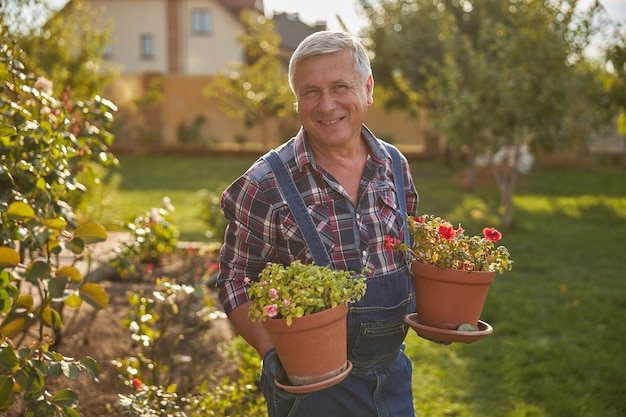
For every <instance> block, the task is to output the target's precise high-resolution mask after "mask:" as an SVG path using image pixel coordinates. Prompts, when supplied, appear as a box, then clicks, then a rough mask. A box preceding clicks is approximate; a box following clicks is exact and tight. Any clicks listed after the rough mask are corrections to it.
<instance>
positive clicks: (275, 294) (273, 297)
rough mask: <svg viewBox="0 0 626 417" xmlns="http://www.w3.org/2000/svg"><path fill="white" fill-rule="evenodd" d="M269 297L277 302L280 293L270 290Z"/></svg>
mask: <svg viewBox="0 0 626 417" xmlns="http://www.w3.org/2000/svg"><path fill="white" fill-rule="evenodd" d="M267 295H269V296H270V299H271V300H275V299H277V298H278V291H276V288H270V290H269V291H268V292H267Z"/></svg>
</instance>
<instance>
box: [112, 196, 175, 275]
mask: <svg viewBox="0 0 626 417" xmlns="http://www.w3.org/2000/svg"><path fill="white" fill-rule="evenodd" d="M171 211H174V206H172V204H171V203H170V200H169V198H168V197H164V198H163V207H162V208H152V209H151V210H150V211H149V212H147V213H146V214H144V215H143V216H138V217H135V218H134V219H133V220H132V221H130V222H128V223H126V224H125V228H126V230H128V231H129V232H130V239H129V240H128V241H126V242H125V243H124V245H123V248H122V249H121V252H120V253H119V254H118V256H117V257H115V258H114V259H112V260H111V262H110V263H111V265H112V266H113V267H115V268H116V269H117V271H118V272H119V273H120V274H121V275H122V276H126V275H129V276H130V277H137V276H138V271H137V268H136V265H137V264H142V265H152V267H154V266H155V265H159V263H160V262H161V259H162V258H163V256H164V255H166V254H170V253H172V252H174V251H175V250H176V244H177V242H178V232H177V230H176V228H175V227H174V226H173V225H172V224H171V222H170V215H169V213H170V212H171Z"/></svg>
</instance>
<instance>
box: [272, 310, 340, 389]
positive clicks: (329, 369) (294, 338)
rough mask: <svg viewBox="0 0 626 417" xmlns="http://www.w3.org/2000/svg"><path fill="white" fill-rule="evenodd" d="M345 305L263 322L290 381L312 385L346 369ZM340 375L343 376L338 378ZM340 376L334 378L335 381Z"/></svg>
mask: <svg viewBox="0 0 626 417" xmlns="http://www.w3.org/2000/svg"><path fill="white" fill-rule="evenodd" d="M347 313H348V305H347V304H345V303H344V304H340V305H338V306H337V307H334V308H331V309H329V310H325V311H322V312H320V313H315V314H311V315H309V316H304V317H301V318H295V319H293V322H292V324H291V326H287V323H286V320H284V319H270V320H266V321H264V322H263V325H264V326H265V329H266V330H267V331H268V332H269V334H270V337H271V339H272V342H273V344H274V347H275V348H276V352H277V353H278V357H279V358H280V361H281V363H282V365H283V368H284V369H285V372H286V373H287V377H288V378H289V382H290V383H291V384H293V385H313V384H317V383H319V382H321V381H326V380H330V379H333V377H336V376H338V375H339V374H341V373H342V372H345V371H346V368H347V365H348V362H347V342H346V340H347V328H346V326H347V324H346V315H347ZM341 379H343V378H341ZM341 379H338V378H334V380H333V382H334V383H338V382H340V381H341Z"/></svg>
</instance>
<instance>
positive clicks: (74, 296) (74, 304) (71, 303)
mask: <svg viewBox="0 0 626 417" xmlns="http://www.w3.org/2000/svg"><path fill="white" fill-rule="evenodd" d="M63 302H64V303H65V305H66V306H68V307H71V308H78V307H80V306H81V305H82V304H83V300H82V298H80V295H78V292H77V291H74V292H72V293H71V294H70V295H69V296H68V297H67V298H66V299H65V300H63Z"/></svg>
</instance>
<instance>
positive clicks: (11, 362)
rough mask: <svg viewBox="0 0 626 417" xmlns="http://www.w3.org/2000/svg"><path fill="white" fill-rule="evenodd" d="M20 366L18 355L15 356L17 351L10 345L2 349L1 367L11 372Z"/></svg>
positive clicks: (0, 354) (0, 355)
mask: <svg viewBox="0 0 626 417" xmlns="http://www.w3.org/2000/svg"><path fill="white" fill-rule="evenodd" d="M19 364H20V361H19V359H18V358H17V355H16V354H15V349H13V347H12V346H11V345H9V344H6V346H4V347H2V348H1V350H0V367H2V368H4V369H6V370H8V371H11V370H13V368H14V367H16V366H18V365H19Z"/></svg>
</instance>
